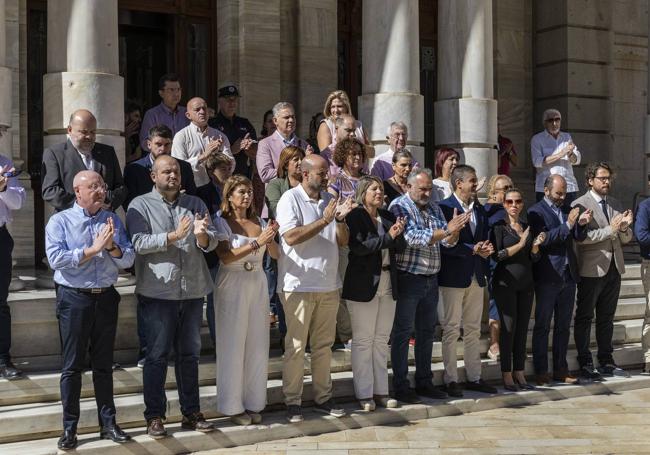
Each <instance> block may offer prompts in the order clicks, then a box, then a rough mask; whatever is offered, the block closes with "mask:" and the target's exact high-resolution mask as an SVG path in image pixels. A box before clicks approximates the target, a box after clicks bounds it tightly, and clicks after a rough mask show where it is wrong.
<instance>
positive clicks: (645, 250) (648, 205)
mask: <svg viewBox="0 0 650 455" xmlns="http://www.w3.org/2000/svg"><path fill="white" fill-rule="evenodd" d="M634 236H635V237H636V240H637V242H639V246H640V247H641V251H640V253H641V280H642V282H643V290H644V294H645V300H646V310H645V318H644V319H643V329H642V330H641V348H642V349H643V362H644V367H643V372H644V373H650V300H649V299H648V296H649V295H650V294H649V292H650V199H646V200H644V201H643V202H641V204H639V208H638V209H637V212H636V220H635V222H634Z"/></svg>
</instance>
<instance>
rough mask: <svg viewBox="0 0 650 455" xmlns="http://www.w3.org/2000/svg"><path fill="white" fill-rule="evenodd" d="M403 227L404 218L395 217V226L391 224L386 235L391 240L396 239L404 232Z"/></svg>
mask: <svg viewBox="0 0 650 455" xmlns="http://www.w3.org/2000/svg"><path fill="white" fill-rule="evenodd" d="M405 227H406V218H405V217H403V216H399V217H397V221H395V224H393V225H392V226H391V227H390V229H389V230H388V235H390V236H391V237H392V238H393V239H396V238H397V237H398V236H399V235H400V234H401V233H402V232H404V228H405Z"/></svg>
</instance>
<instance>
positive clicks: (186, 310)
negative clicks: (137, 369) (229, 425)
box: [140, 296, 203, 420]
mask: <svg viewBox="0 0 650 455" xmlns="http://www.w3.org/2000/svg"><path fill="white" fill-rule="evenodd" d="M140 298H141V301H142V315H143V318H144V321H145V326H146V328H147V341H148V347H147V357H146V361H145V363H144V371H143V374H142V376H143V383H144V384H143V385H144V404H145V410H144V417H145V419H147V420H149V419H151V418H153V417H161V418H164V417H165V410H166V409H167V398H166V395H165V378H166V377H167V362H168V361H169V358H170V354H171V352H172V348H173V350H174V353H175V354H176V356H175V359H176V360H175V366H174V371H175V373H176V385H177V387H178V398H179V401H180V405H181V412H182V413H183V415H185V416H187V415H191V414H193V413H195V412H199V411H200V403H199V354H200V352H201V322H202V321H203V299H202V298H201V299H190V300H162V299H154V298H150V297H145V296H141V297H140Z"/></svg>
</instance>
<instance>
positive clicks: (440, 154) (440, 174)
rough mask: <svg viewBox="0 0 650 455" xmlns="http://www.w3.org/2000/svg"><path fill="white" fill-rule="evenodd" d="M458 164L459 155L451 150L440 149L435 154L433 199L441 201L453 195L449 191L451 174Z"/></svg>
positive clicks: (450, 190)
mask: <svg viewBox="0 0 650 455" xmlns="http://www.w3.org/2000/svg"><path fill="white" fill-rule="evenodd" d="M459 162H460V155H459V154H458V152H457V151H456V150H454V149H452V148H442V149H439V150H438V151H437V153H436V162H435V172H436V178H435V179H433V199H434V200H435V201H442V200H443V199H446V198H448V197H449V196H451V193H453V191H452V189H451V182H450V179H451V173H452V171H453V170H454V168H455V167H456V166H458V163H459Z"/></svg>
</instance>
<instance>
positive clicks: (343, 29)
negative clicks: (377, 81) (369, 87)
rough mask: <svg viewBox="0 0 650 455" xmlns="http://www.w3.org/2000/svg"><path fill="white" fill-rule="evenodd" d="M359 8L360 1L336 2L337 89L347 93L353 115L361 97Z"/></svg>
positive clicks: (360, 5)
mask: <svg viewBox="0 0 650 455" xmlns="http://www.w3.org/2000/svg"><path fill="white" fill-rule="evenodd" d="M361 7H362V0H338V56H339V58H338V87H339V88H340V89H342V90H345V91H346V92H347V93H348V96H349V97H350V103H351V104H352V113H353V114H354V115H359V114H358V111H357V100H358V98H359V96H360V95H361V75H362V73H361V55H362V45H361V27H362V26H361V22H362V16H361V14H362V11H361Z"/></svg>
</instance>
